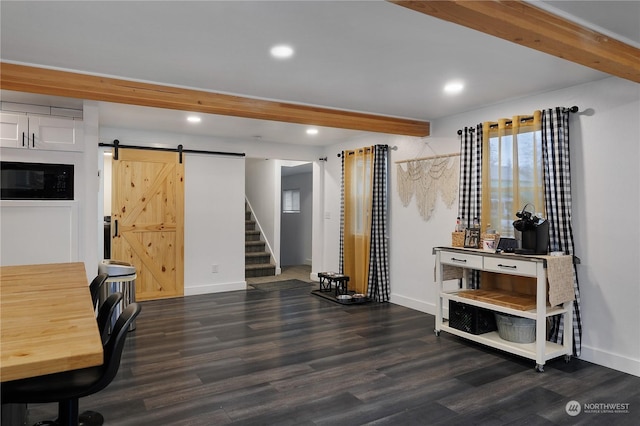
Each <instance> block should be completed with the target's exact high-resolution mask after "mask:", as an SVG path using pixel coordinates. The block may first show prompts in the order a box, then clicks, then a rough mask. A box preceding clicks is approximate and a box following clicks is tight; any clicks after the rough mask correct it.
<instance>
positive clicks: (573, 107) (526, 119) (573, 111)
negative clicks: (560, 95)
mask: <svg viewBox="0 0 640 426" xmlns="http://www.w3.org/2000/svg"><path fill="white" fill-rule="evenodd" d="M567 109H568V110H569V112H572V113H576V112H578V111H579V108H578V107H577V106H576V105H574V106H572V107H569V108H567ZM529 120H533V117H532V116H531V117H525V118H522V119H520V122H521V123H522V122H525V121H529ZM507 123H512V121H511V120H509V121H507ZM489 127H491V128H495V127H498V125H497V124H493V125H491V126H489ZM469 130H470V131H472V132H473V131H475V129H474V128H473V127H470V128H469ZM458 135H462V130H458Z"/></svg>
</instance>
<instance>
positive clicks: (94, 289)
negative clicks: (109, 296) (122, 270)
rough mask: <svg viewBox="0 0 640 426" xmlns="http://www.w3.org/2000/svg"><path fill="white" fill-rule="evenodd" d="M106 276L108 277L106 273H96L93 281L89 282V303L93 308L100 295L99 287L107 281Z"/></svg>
mask: <svg viewBox="0 0 640 426" xmlns="http://www.w3.org/2000/svg"><path fill="white" fill-rule="evenodd" d="M107 278H109V275H108V274H104V273H102V274H98V275H97V276H96V277H95V278H94V279H93V281H91V284H89V291H90V292H91V303H92V304H93V309H95V308H96V304H97V303H98V298H99V296H100V289H101V288H102V285H103V284H104V283H105V282H106V281H107Z"/></svg>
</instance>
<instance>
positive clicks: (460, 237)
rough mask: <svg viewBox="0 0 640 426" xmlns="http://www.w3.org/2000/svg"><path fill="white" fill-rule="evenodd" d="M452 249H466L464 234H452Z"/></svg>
mask: <svg viewBox="0 0 640 426" xmlns="http://www.w3.org/2000/svg"><path fill="white" fill-rule="evenodd" d="M451 247H464V232H452V233H451Z"/></svg>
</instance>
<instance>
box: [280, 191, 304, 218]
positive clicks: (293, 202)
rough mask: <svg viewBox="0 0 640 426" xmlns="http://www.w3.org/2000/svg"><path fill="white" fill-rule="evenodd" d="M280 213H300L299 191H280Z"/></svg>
mask: <svg viewBox="0 0 640 426" xmlns="http://www.w3.org/2000/svg"><path fill="white" fill-rule="evenodd" d="M282 212H283V213H300V190H299V189H286V190H284V191H282Z"/></svg>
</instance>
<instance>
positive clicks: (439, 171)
mask: <svg viewBox="0 0 640 426" xmlns="http://www.w3.org/2000/svg"><path fill="white" fill-rule="evenodd" d="M396 164H397V167H398V173H397V175H398V178H397V180H398V195H399V196H400V201H401V202H402V205H403V206H404V207H407V206H408V205H409V203H410V202H411V199H412V198H413V197H414V196H415V199H416V205H417V206H418V212H419V213H420V216H421V217H422V219H423V220H425V221H428V220H429V219H430V218H431V215H432V214H433V211H434V210H435V208H436V201H437V199H438V194H439V195H440V198H441V199H442V201H443V202H444V204H445V205H446V206H447V208H448V209H450V208H451V207H452V206H453V203H454V202H455V200H456V197H457V194H458V174H459V172H460V154H448V155H435V156H432V157H424V158H416V159H413V160H404V161H397V162H396ZM403 164H406V166H405V167H406V169H405V168H403Z"/></svg>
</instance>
